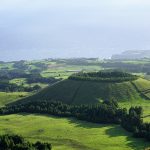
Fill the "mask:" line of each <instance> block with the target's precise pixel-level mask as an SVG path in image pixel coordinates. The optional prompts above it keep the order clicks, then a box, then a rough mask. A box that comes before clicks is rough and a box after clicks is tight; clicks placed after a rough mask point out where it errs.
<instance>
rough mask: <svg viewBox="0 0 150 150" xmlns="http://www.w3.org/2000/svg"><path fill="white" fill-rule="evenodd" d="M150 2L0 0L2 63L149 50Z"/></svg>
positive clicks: (114, 0) (116, 0)
mask: <svg viewBox="0 0 150 150" xmlns="http://www.w3.org/2000/svg"><path fill="white" fill-rule="evenodd" d="M149 18H150V1H149V0H124V1H122V0H0V60H16V59H39V58H48V57H102V58H103V57H110V56H111V54H114V53H118V52H121V51H124V50H130V49H131V50H132V49H134V50H135V49H150V19H149Z"/></svg>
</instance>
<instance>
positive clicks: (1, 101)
mask: <svg viewBox="0 0 150 150" xmlns="http://www.w3.org/2000/svg"><path fill="white" fill-rule="evenodd" d="M27 94H28V93H26V92H11V93H6V92H0V107H1V106H5V105H7V104H9V103H11V102H14V101H16V100H18V99H20V98H22V97H25V96H27Z"/></svg>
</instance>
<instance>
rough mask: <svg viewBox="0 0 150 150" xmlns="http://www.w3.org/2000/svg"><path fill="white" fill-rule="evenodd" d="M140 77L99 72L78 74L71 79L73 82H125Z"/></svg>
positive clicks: (117, 72)
mask: <svg viewBox="0 0 150 150" xmlns="http://www.w3.org/2000/svg"><path fill="white" fill-rule="evenodd" d="M137 78H138V77H137V76H135V75H132V74H129V73H126V72H120V71H99V72H89V73H84V72H80V73H76V74H73V75H71V76H70V77H69V79H71V80H85V81H100V82H123V81H132V80H135V79H137Z"/></svg>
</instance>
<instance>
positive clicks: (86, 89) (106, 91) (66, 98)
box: [23, 79, 146, 104]
mask: <svg viewBox="0 0 150 150" xmlns="http://www.w3.org/2000/svg"><path fill="white" fill-rule="evenodd" d="M143 80H144V79H139V80H137V81H135V83H137V82H138V84H139V87H140V86H141V88H142V87H143ZM141 81H142V82H141ZM145 82H146V81H145ZM138 91H139V90H137V89H136V88H135V86H134V85H133V83H132V82H131V81H127V82H120V83H111V82H110V83H108V82H96V81H76V80H69V79H67V80H64V81H61V82H59V83H57V84H55V85H53V86H50V87H47V88H45V89H44V90H42V91H41V92H39V93H37V94H35V95H33V96H30V97H28V98H25V99H24V100H23V101H28V100H29V101H30V100H59V101H63V102H65V103H69V104H93V103H98V102H99V101H100V100H108V99H111V98H114V99H116V100H118V101H119V102H126V101H135V100H136V101H137V100H141V96H140V95H141V94H140V92H138Z"/></svg>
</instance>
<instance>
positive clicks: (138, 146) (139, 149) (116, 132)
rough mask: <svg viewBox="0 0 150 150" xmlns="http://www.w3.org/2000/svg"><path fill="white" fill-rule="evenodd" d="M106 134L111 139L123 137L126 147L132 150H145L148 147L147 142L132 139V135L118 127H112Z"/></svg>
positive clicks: (148, 143)
mask: <svg viewBox="0 0 150 150" xmlns="http://www.w3.org/2000/svg"><path fill="white" fill-rule="evenodd" d="M106 134H107V135H109V137H110V138H111V137H119V136H125V137H126V140H127V144H126V145H127V146H129V147H131V148H132V149H133V150H145V148H147V147H150V142H148V141H146V140H145V139H142V138H134V137H133V136H132V133H129V132H127V131H125V130H124V129H123V128H122V127H120V126H119V125H118V126H113V127H112V128H109V129H107V130H106ZM118 142H119V141H118Z"/></svg>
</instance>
